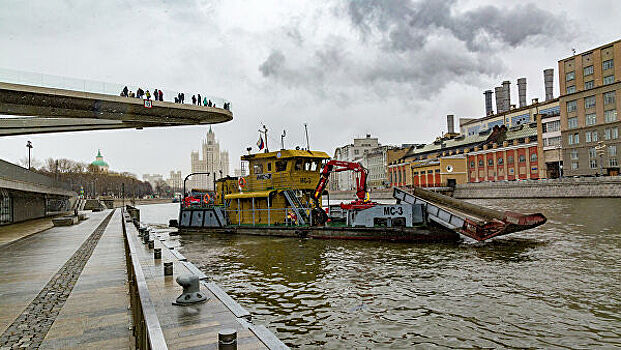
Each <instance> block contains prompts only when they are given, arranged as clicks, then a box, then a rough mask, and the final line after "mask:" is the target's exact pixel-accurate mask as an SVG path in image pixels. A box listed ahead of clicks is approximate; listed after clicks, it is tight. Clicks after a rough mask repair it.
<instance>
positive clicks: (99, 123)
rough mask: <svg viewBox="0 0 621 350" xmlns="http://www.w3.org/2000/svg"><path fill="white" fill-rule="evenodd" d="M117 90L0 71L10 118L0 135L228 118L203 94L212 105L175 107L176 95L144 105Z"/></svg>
mask: <svg viewBox="0 0 621 350" xmlns="http://www.w3.org/2000/svg"><path fill="white" fill-rule="evenodd" d="M123 87H124V85H121V84H111V83H102V82H94V81H87V80H77V79H70V78H63V77H57V76H49V75H42V74H36V73H26V72H17V71H10V70H5V69H0V115H6V116H10V117H0V136H12V135H24V134H39V133H52V132H66V131H85V130H106V129H127V128H136V129H142V128H147V127H170V126H181V125H203V124H216V123H223V122H227V121H230V120H232V119H233V113H232V112H231V111H230V110H227V109H224V108H222V107H223V106H224V103H225V102H226V103H228V101H225V100H223V99H221V98H215V97H211V96H205V97H207V98H208V99H209V100H211V101H212V102H214V103H215V105H216V106H218V107H207V106H201V105H192V104H180V103H174V102H172V100H173V99H174V97H176V96H177V93H175V92H171V91H166V90H163V91H164V101H153V100H150V101H145V100H143V99H139V98H132V97H123V96H120V92H121V90H122V89H123ZM136 90H137V88H135V89H133V91H136ZM143 90H147V89H145V88H144V87H143ZM186 95H190V96H191V94H188V93H186ZM186 99H188V98H187V96H186ZM229 105H230V103H229Z"/></svg>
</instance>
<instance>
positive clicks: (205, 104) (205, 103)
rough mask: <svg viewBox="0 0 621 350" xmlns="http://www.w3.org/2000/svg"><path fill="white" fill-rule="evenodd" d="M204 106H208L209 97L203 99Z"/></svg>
mask: <svg viewBox="0 0 621 350" xmlns="http://www.w3.org/2000/svg"><path fill="white" fill-rule="evenodd" d="M203 106H207V97H205V98H204V99H203Z"/></svg>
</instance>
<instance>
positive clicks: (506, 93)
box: [502, 80, 511, 111]
mask: <svg viewBox="0 0 621 350" xmlns="http://www.w3.org/2000/svg"><path fill="white" fill-rule="evenodd" d="M502 97H503V110H504V111H508V110H509V108H510V107H511V82H510V81H509V80H505V81H503V82H502Z"/></svg>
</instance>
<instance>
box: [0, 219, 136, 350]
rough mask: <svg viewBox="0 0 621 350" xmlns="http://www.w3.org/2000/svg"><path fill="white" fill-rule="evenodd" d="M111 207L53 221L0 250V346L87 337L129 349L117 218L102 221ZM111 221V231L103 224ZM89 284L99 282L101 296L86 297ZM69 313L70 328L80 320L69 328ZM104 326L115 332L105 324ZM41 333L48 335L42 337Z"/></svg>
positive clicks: (62, 344) (48, 344) (85, 340)
mask: <svg viewBox="0 0 621 350" xmlns="http://www.w3.org/2000/svg"><path fill="white" fill-rule="evenodd" d="M110 213H111V211H110V210H106V211H104V212H99V213H91V214H89V216H90V219H89V220H86V221H83V222H81V223H80V224H78V225H74V226H68V227H54V228H51V229H49V230H47V231H45V232H42V233H39V234H36V235H32V236H29V237H27V238H24V239H21V240H19V241H17V242H15V243H13V244H11V245H10V246H5V248H4V249H0V271H2V272H3V273H2V274H1V275H0V295H2V298H0V349H5V348H6V349H14V348H31V347H37V346H40V348H71V347H72V346H75V347H84V345H85V344H86V345H90V344H89V343H91V342H94V343H95V345H94V346H95V347H97V348H115V349H118V348H129V344H130V334H131V331H130V330H129V314H128V310H127V304H128V303H127V288H126V287H125V286H124V283H125V280H126V277H125V276H126V275H124V273H125V272H124V268H125V263H124V248H123V236H122V234H120V233H119V229H118V226H119V225H118V222H119V221H118V220H117V222H116V223H117V224H116V225H111V226H108V225H106V224H107V221H108V220H106V218H107V217H109V214H110ZM118 215H120V214H119V213H116V214H115V216H118ZM115 226H116V232H114V231H115V230H108V229H107V228H110V229H114V228H115ZM106 227H107V228H106ZM99 237H101V238H99ZM91 253H92V256H91ZM106 255H113V256H114V257H113V258H110V256H106ZM92 257H95V258H94V259H92ZM106 260H111V261H109V262H108V261H106ZM112 265H114V266H112ZM93 288H94V289H97V288H100V289H101V293H99V294H101V295H97V297H94V295H89V294H88V293H89V292H93V291H92V290H91V289H93ZM95 293H96V292H95ZM111 301H113V302H111ZM80 303H81V304H80ZM76 304H80V305H76ZM65 308H66V309H65ZM94 315H95V316H94ZM110 315H114V316H110ZM89 316H90V318H89ZM106 317H108V318H110V317H111V318H114V319H115V321H114V322H110V320H107V319H106ZM69 319H71V320H72V321H73V322H74V326H75V323H76V322H77V323H78V324H81V326H80V327H76V329H75V330H73V331H72V333H70V334H68V333H67V327H66V325H67V323H68V322H70V321H68V320H69ZM95 323H99V325H98V326H95ZM110 325H113V327H114V337H111V336H110V334H111V333H112V332H111V331H110V329H108V328H106V327H107V326H110ZM93 328H97V329H96V330H94V331H93ZM79 332H81V333H79ZM66 336H71V337H72V338H71V339H70V340H68V339H65V338H66ZM80 336H82V337H80ZM45 337H48V338H49V340H48V339H47V338H46V339H45V341H44V342H43V343H41V342H42V341H43V340H44V338H45ZM111 338H113V341H110V339H111ZM119 338H120V339H121V340H118V339H119ZM52 340H53V341H52ZM98 341H103V343H102V342H98ZM106 341H107V342H106ZM80 344H81V346H80Z"/></svg>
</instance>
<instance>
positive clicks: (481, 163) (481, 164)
mask: <svg viewBox="0 0 621 350" xmlns="http://www.w3.org/2000/svg"><path fill="white" fill-rule="evenodd" d="M482 166H483V159H479V167H482Z"/></svg>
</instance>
